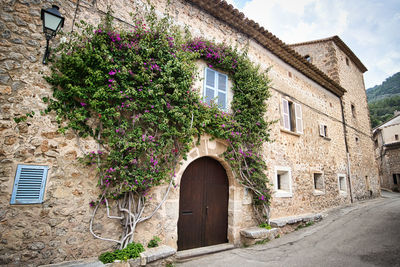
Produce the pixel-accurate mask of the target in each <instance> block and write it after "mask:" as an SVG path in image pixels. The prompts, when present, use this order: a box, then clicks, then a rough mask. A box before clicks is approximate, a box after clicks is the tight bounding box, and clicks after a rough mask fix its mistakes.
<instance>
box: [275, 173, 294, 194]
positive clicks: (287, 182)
mask: <svg viewBox="0 0 400 267" xmlns="http://www.w3.org/2000/svg"><path fill="white" fill-rule="evenodd" d="M274 189H275V197H291V196H292V173H291V170H290V168H289V167H275V178H274Z"/></svg>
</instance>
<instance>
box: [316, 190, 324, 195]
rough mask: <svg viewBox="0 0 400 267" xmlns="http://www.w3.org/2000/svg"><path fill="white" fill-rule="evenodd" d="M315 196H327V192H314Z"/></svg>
mask: <svg viewBox="0 0 400 267" xmlns="http://www.w3.org/2000/svg"><path fill="white" fill-rule="evenodd" d="M313 195H314V196H321V195H325V191H322V190H314V192H313Z"/></svg>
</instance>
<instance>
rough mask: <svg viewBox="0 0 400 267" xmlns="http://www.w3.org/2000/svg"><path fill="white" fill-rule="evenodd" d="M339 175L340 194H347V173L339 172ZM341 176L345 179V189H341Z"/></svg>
mask: <svg viewBox="0 0 400 267" xmlns="http://www.w3.org/2000/svg"><path fill="white" fill-rule="evenodd" d="M337 177H338V190H339V194H340V195H343V196H346V195H347V175H346V174H343V173H339V174H338V175H337ZM341 177H343V179H344V186H345V190H341V189H340V178H341Z"/></svg>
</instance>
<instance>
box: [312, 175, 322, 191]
mask: <svg viewBox="0 0 400 267" xmlns="http://www.w3.org/2000/svg"><path fill="white" fill-rule="evenodd" d="M313 182H314V193H323V192H324V191H325V183H324V176H323V174H322V173H313Z"/></svg>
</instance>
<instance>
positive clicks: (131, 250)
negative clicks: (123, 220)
mask: <svg viewBox="0 0 400 267" xmlns="http://www.w3.org/2000/svg"><path fill="white" fill-rule="evenodd" d="M143 251H144V247H143V245H142V244H140V243H134V242H133V243H130V244H128V245H127V246H126V248H124V249H117V250H115V251H114V252H110V251H108V252H104V253H102V254H101V255H100V256H99V260H100V261H101V262H102V263H104V264H105V263H111V262H114V261H115V260H121V261H127V260H129V259H134V258H137V257H139V256H140V253H141V252H143Z"/></svg>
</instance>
